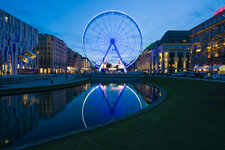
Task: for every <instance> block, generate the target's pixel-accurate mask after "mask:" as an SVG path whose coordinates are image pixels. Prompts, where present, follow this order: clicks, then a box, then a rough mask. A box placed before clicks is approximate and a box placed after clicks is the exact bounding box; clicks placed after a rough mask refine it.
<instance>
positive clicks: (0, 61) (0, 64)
mask: <svg viewBox="0 0 225 150" xmlns="http://www.w3.org/2000/svg"><path fill="white" fill-rule="evenodd" d="M0 58H1V60H0V66H1V75H0V81H1V80H2V50H1V51H0Z"/></svg>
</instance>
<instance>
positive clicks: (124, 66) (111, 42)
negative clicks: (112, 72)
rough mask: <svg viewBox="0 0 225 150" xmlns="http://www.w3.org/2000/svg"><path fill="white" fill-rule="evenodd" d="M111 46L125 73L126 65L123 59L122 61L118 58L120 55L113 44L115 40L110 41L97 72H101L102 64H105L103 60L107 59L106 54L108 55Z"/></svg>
mask: <svg viewBox="0 0 225 150" xmlns="http://www.w3.org/2000/svg"><path fill="white" fill-rule="evenodd" d="M112 46H114V48H115V51H116V53H117V55H118V56H119V59H120V62H121V63H122V66H123V70H124V72H127V68H126V65H125V64H124V62H123V59H122V57H121V56H120V53H119V51H118V49H117V47H116V44H115V40H114V39H111V41H110V45H109V47H108V49H107V51H106V53H105V55H104V57H103V59H102V62H101V63H100V66H99V68H98V71H99V72H101V70H102V68H103V65H104V62H105V60H106V58H107V56H108V54H109V51H110V49H111V47H112Z"/></svg>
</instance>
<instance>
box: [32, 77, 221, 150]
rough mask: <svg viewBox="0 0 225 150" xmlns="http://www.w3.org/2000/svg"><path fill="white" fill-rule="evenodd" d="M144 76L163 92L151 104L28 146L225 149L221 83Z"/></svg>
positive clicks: (62, 149) (79, 149) (66, 149)
mask: <svg viewBox="0 0 225 150" xmlns="http://www.w3.org/2000/svg"><path fill="white" fill-rule="evenodd" d="M143 81H146V82H150V83H152V84H155V85H159V86H160V87H162V88H164V89H165V90H166V92H167V97H166V99H165V100H164V101H163V102H162V103H161V104H159V105H158V106H156V107H155V108H153V109H151V110H149V111H147V112H144V113H142V114H139V115H137V116H134V117H131V118H128V119H126V120H123V121H119V122H117V123H113V124H111V125H108V126H105V127H102V128H98V129H95V130H92V131H88V132H84V133H80V134H77V135H73V136H70V137H67V138H64V139H61V140H57V141H54V142H50V143H47V144H42V145H39V146H36V147H32V148H30V149H41V150H45V149H47V150H48V149H49V150H71V149H76V150H82V149H97V150H110V149H113V150H118V149H132V150H134V149H137V150H142V149H152V150H166V149H171V150H175V149H177V150H193V149H196V150H206V149H209V150H214V149H215V150H222V149H223V150H224V149H225V83H216V82H205V81H194V80H185V79H170V78H160V77H145V78H144V79H143ZM65 127H66V125H65Z"/></svg>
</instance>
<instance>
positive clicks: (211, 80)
mask: <svg viewBox="0 0 225 150" xmlns="http://www.w3.org/2000/svg"><path fill="white" fill-rule="evenodd" d="M148 76H150V77H165V78H176V79H188V80H201V81H210V82H225V80H214V79H204V78H188V77H172V76H163V75H148Z"/></svg>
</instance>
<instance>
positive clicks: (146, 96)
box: [132, 83, 160, 104]
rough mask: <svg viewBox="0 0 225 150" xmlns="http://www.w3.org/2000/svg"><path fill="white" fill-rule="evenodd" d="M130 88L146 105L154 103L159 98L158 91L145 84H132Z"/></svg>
mask: <svg viewBox="0 0 225 150" xmlns="http://www.w3.org/2000/svg"><path fill="white" fill-rule="evenodd" d="M132 86H133V87H134V88H135V90H137V92H138V93H139V94H140V95H141V97H142V98H143V100H144V101H145V102H146V103H148V104H150V103H152V102H154V101H155V100H157V99H158V98H159V96H160V93H159V90H158V89H157V88H154V87H152V86H149V85H147V84H141V83H138V84H133V85H132Z"/></svg>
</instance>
